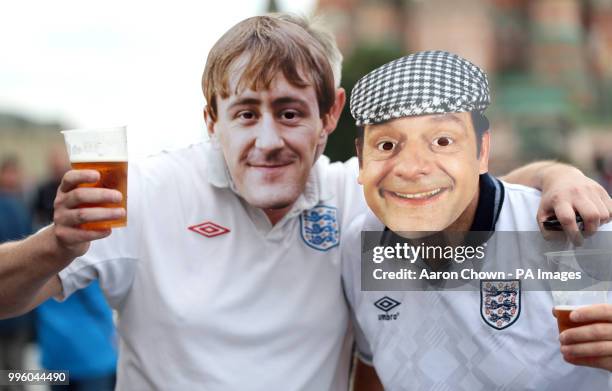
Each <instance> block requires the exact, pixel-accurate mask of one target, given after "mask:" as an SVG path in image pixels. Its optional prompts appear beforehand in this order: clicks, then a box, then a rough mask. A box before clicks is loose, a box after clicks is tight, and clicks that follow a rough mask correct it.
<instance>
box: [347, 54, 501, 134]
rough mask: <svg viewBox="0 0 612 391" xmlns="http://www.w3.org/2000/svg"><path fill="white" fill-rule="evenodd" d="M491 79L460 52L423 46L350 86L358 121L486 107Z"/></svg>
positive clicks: (351, 104)
mask: <svg viewBox="0 0 612 391" xmlns="http://www.w3.org/2000/svg"><path fill="white" fill-rule="evenodd" d="M490 101H491V98H490V96H489V82H488V80H487V75H486V74H485V73H484V71H483V70H482V69H480V68H479V67H477V66H476V65H474V64H472V63H471V62H469V61H468V60H465V59H463V58H461V57H459V56H457V55H456V54H452V53H448V52H444V51H439V50H436V51H425V52H418V53H414V54H411V55H409V56H405V57H402V58H398V59H397V60H393V61H391V62H389V63H387V64H385V65H383V66H381V67H379V68H376V69H375V70H373V71H372V72H370V73H368V74H367V75H365V76H364V77H362V78H361V79H359V81H358V82H357V84H355V87H354V88H353V91H352V92H351V100H350V107H351V114H352V115H353V118H355V121H356V123H357V126H363V125H373V124H378V123H382V122H385V121H388V120H391V119H395V118H402V117H409V116H415V115H425V114H442V113H459V112H467V111H479V112H482V111H484V110H485V109H486V108H487V106H488V105H489V103H490Z"/></svg>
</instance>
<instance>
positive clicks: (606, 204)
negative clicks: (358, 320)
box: [594, 190, 612, 224]
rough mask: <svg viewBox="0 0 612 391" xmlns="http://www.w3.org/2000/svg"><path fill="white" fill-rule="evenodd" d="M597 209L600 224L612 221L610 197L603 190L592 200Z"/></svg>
mask: <svg viewBox="0 0 612 391" xmlns="http://www.w3.org/2000/svg"><path fill="white" fill-rule="evenodd" d="M594 203H595V205H596V206H597V210H598V211H599V220H600V222H601V224H607V223H609V222H610V221H612V198H610V196H609V195H608V193H607V192H606V191H605V190H603V191H602V192H601V193H600V196H599V197H597V196H596V197H595V200H594Z"/></svg>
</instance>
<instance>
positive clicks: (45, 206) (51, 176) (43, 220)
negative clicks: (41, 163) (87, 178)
mask: <svg viewBox="0 0 612 391" xmlns="http://www.w3.org/2000/svg"><path fill="white" fill-rule="evenodd" d="M47 168H48V170H49V173H48V177H47V178H46V179H44V180H43V181H42V182H41V183H40V184H39V185H38V187H37V189H36V194H35V196H34V200H33V203H32V217H33V218H34V223H35V225H36V226H37V227H39V228H40V227H43V226H45V225H47V224H49V223H50V222H52V221H53V201H54V200H55V195H56V194H57V188H58V187H59V184H60V183H61V181H62V177H63V176H64V174H65V173H66V172H67V171H68V170H70V161H69V160H68V155H67V154H66V150H65V147H64V146H63V145H61V144H56V145H53V146H51V148H50V149H49V152H48V155H47Z"/></svg>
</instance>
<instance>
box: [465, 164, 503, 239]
mask: <svg viewBox="0 0 612 391" xmlns="http://www.w3.org/2000/svg"><path fill="white" fill-rule="evenodd" d="M479 186H480V194H479V196H478V206H477V207H476V213H475V214H474V221H473V222H472V226H471V227H470V231H490V232H492V231H495V224H496V223H497V219H498V218H499V214H500V212H501V208H502V205H503V203H504V185H503V184H502V183H501V182H500V180H499V179H497V178H495V177H494V176H492V175H490V174H488V173H487V174H482V175H480V181H479Z"/></svg>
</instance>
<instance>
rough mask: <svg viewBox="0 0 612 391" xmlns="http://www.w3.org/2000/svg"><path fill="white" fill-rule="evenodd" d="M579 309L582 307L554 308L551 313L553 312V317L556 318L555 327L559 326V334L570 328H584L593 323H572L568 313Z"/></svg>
mask: <svg viewBox="0 0 612 391" xmlns="http://www.w3.org/2000/svg"><path fill="white" fill-rule="evenodd" d="M580 307H583V306H579V305H558V306H555V307H554V309H553V311H554V312H555V316H556V317H557V325H558V326H559V333H562V332H564V331H565V330H567V329H571V328H572V327H579V326H586V325H588V324H592V323H594V322H572V321H571V320H570V318H569V316H570V312H572V311H573V310H576V309H578V308H580Z"/></svg>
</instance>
